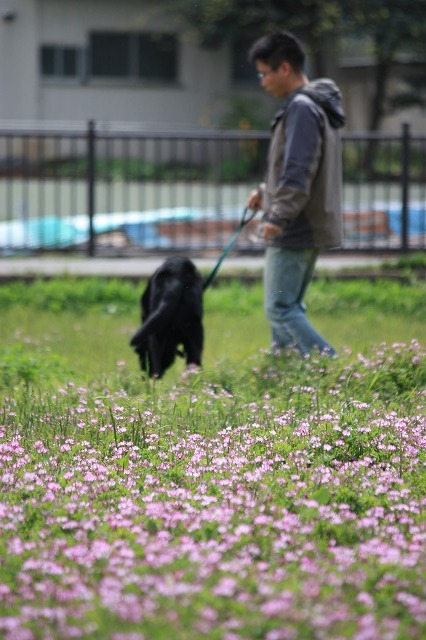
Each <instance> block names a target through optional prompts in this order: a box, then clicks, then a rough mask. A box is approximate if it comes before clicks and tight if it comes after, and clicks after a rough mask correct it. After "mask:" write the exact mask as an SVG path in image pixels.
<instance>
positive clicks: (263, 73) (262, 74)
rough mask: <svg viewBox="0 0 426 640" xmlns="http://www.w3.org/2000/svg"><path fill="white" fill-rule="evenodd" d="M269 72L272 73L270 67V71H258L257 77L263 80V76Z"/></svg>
mask: <svg viewBox="0 0 426 640" xmlns="http://www.w3.org/2000/svg"><path fill="white" fill-rule="evenodd" d="M271 73H274V70H273V69H271V70H270V71H258V73H257V77H258V78H259V80H263V78H266V76H269V74H271Z"/></svg>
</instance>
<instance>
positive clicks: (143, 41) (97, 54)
mask: <svg viewBox="0 0 426 640" xmlns="http://www.w3.org/2000/svg"><path fill="white" fill-rule="evenodd" d="M177 56H178V46H177V38H176V36H174V35H172V34H164V33H113V32H94V33H92V34H91V35H90V54H89V57H90V75H91V76H92V77H93V78H127V79H141V80H160V81H165V82H174V81H176V79H177Z"/></svg>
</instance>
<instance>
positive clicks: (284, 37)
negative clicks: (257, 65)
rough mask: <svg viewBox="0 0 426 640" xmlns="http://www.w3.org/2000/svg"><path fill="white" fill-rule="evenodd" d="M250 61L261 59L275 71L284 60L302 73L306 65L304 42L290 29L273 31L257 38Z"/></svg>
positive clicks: (251, 49)
mask: <svg viewBox="0 0 426 640" xmlns="http://www.w3.org/2000/svg"><path fill="white" fill-rule="evenodd" d="M248 59H249V62H252V63H253V62H256V61H258V60H259V61H261V62H264V63H265V64H267V65H268V66H269V67H271V69H273V70H274V71H275V70H276V69H278V67H279V66H280V64H281V63H282V62H288V63H289V64H290V66H291V67H292V68H293V69H294V71H296V73H300V72H301V71H303V69H304V66H305V52H304V50H303V47H302V44H301V43H300V41H299V40H298V38H296V36H294V35H293V34H292V33H290V32H289V31H272V32H271V33H268V34H266V35H265V36H263V37H262V38H259V39H258V40H256V41H255V42H254V43H253V44H252V46H251V47H250V49H249V53H248Z"/></svg>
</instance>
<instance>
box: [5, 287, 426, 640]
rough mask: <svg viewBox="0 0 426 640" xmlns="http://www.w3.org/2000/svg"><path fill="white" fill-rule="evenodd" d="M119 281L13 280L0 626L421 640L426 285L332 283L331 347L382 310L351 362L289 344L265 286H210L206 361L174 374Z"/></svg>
mask: <svg viewBox="0 0 426 640" xmlns="http://www.w3.org/2000/svg"><path fill="white" fill-rule="evenodd" d="M45 286H46V289H45V288H44V287H45ZM69 286H71V287H73V292H72V296H73V305H71V306H70V305H69V304H68V299H67V295H66V293H67V287H69ZM110 286H111V287H113V288H114V287H116V285H115V284H110V283H108V282H103V283H102V282H96V283H89V282H86V283H80V282H67V281H65V282H57V283H48V284H46V285H42V284H37V285H36V286H35V287H34V289H32V288H31V287H27V290H23V289H22V290H21V291H20V295H19V296H15V297H14V296H12V295H11V290H9V291H6V289H4V290H3V291H2V292H0V296H1V295H3V298H4V299H6V297H7V295H8V296H9V303H8V304H5V305H4V307H3V308H4V309H5V311H4V325H3V332H2V340H1V345H0V351H1V353H0V356H1V357H0V384H1V389H2V405H1V415H0V527H1V531H2V536H1V537H0V596H1V597H0V637H1V638H5V640H46V639H47V638H52V640H63V639H68V638H84V639H85V640H86V639H87V640H151V639H154V638H155V640H169V639H170V638H171V637H173V638H176V639H177V640H189V639H191V640H201V639H202V638H209V640H210V639H211V640H255V639H257V640H299V639H305V638H306V639H311V638H318V639H322V638H324V639H327V640H341V639H342V638H351V640H369V639H370V640H406V639H407V638H410V640H411V639H414V640H421V638H423V637H425V634H426V608H425V591H424V575H425V571H426V559H425V555H424V544H425V541H426V521H425V517H424V504H425V496H426V474H425V462H426V455H425V451H426V420H425V415H426V412H425V409H426V349H425V346H424V344H425V341H424V340H419V339H418V340H414V339H411V337H410V338H407V335H408V334H410V332H412V330H413V322H417V318H418V319H419V324H418V329H419V331H421V328H422V322H421V321H422V317H421V313H422V304H421V300H420V298H419V297H418V291H419V290H421V289H422V287H423V285H421V284H420V285H416V286H408V287H406V288H403V287H400V288H399V289H398V291H396V290H395V288H394V286H393V285H392V286H390V285H389V288H388V290H389V297H388V298H387V299H385V298H384V294H383V291H385V290H386V287H387V286H388V285H386V284H383V285H382V286H381V287H378V288H375V287H373V286H372V285H370V284H367V283H365V284H360V285H359V286H358V290H357V291H355V290H353V289H352V286H351V287H348V288H346V289H345V288H344V287H343V286H341V285H337V284H335V283H315V284H314V286H313V288H312V294H311V296H310V300H309V303H310V309H311V312H312V315H313V317H314V319H315V322H316V324H318V323H321V322H324V326H323V329H324V333H327V332H328V333H329V336H330V337H331V338H332V339H333V341H334V342H336V340H337V341H338V342H339V341H340V340H342V339H343V338H342V336H343V334H342V333H340V334H339V336H340V338H339V336H338V335H337V334H336V332H337V331H338V327H339V326H342V325H345V326H353V323H354V318H358V322H359V324H360V326H361V324H362V323H361V319H362V316H363V314H365V315H366V316H367V321H368V324H365V325H363V326H364V332H363V333H362V334H361V335H360V336H358V338H359V339H361V341H362V350H360V352H359V353H358V352H357V351H353V350H351V349H349V348H348V346H347V345H346V346H345V347H342V349H341V354H340V357H339V359H337V360H330V359H328V358H326V357H320V356H316V355H312V357H310V358H308V359H301V358H299V357H297V356H296V355H295V354H293V353H291V352H288V353H285V354H279V355H278V354H275V353H271V352H270V350H269V335H268V329H267V326H266V323H265V322H264V319H263V312H262V309H261V287H257V286H256V287H253V288H251V289H249V290H246V289H244V288H241V287H239V286H237V285H236V284H234V285H232V286H231V287H228V286H226V287H225V286H224V287H218V288H214V289H212V290H210V291H209V292H208V295H207V294H206V297H205V303H206V304H205V306H206V333H207V341H206V365H205V367H204V368H203V370H202V371H195V370H190V371H182V364H181V363H179V364H178V365H177V366H175V367H174V368H173V370H171V371H170V372H169V374H168V375H167V376H166V378H165V379H164V380H161V381H150V380H147V379H144V378H143V377H142V376H141V374H140V372H139V371H138V370H137V366H136V365H137V362H136V358H134V357H133V354H132V353H131V352H130V350H129V347H128V344H127V343H128V337H129V335H131V332H132V330H133V329H134V327H135V325H136V324H137V322H138V309H137V298H138V294H139V288H138V287H131V286H129V285H125V286H123V289H122V290H121V291H120V293H119V294H117V298H116V299H115V300H114V301H113V302H112V301H111V299H110V296H109V291H108V287H110ZM55 287H57V291H58V293H57V294H55V293H54V290H55ZM85 287H87V289H86V294H84V290H85ZM338 287H341V288H340V289H338ZM79 288H80V289H79ZM103 288H105V291H104V292H102V290H103ZM126 291H127V293H126ZM87 292H90V294H89V293H87ZM336 292H337V293H336ZM423 292H424V287H423ZM396 293H397V294H398V296H400V297H401V296H402V295H403V296H404V300H405V302H404V304H405V312H404V313H400V311H398V309H400V308H401V307H400V305H399V304H398V303H399V300H398V299H397V298H395V294H396ZM6 294H7V295H6ZM125 294H126V295H125ZM337 294H338V295H337ZM127 295H128V296H129V297H128V300H127V298H126V296H127ZM333 295H336V298H335V300H336V303H334V302H333V303H331V300H332V299H333V298H332V297H333ZM70 296H71V293H70ZM120 296H121V297H120ZM367 299H368V301H369V302H367ZM126 300H127V301H126ZM345 300H346V303H345V302H344V301H345ZM392 300H393V303H392ZM362 301H364V304H363V302H362ZM112 305H113V306H112ZM345 305H346V307H345ZM392 305H393V306H392ZM407 309H409V310H410V311H409V314H410V315H408V311H407ZM379 316H383V318H384V322H383V325H382V327H383V330H384V327H385V325H386V324H387V323H388V322H389V321H390V320H392V319H393V320H395V325H394V327H393V329H392V331H396V332H397V333H398V332H399V333H398V342H393V343H387V344H385V343H383V342H382V343H381V344H379V343H377V344H374V343H373V339H374V333H373V330H375V328H376V327H375V325H378V324H379V323H378V320H377V318H378V317H379ZM368 327H369V328H368ZM423 330H424V328H423ZM347 335H349V337H350V334H347ZM423 335H424V334H423ZM413 337H414V336H413ZM354 339H355V338H354Z"/></svg>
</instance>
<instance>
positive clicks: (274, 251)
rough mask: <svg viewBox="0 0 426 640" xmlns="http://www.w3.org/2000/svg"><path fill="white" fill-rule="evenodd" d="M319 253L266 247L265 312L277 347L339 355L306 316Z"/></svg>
mask: <svg viewBox="0 0 426 640" xmlns="http://www.w3.org/2000/svg"><path fill="white" fill-rule="evenodd" d="M318 253H319V252H318V250H316V249H308V250H294V251H290V250H288V249H280V248H278V247H267V248H266V253H265V272H264V286H265V313H266V317H267V319H268V321H269V324H270V325H271V329H272V343H273V346H274V347H278V348H293V349H296V350H297V351H299V352H300V353H301V354H302V355H304V356H305V355H308V354H309V353H310V352H311V351H313V350H317V351H319V352H320V353H326V354H328V355H330V356H333V355H335V354H336V352H335V350H334V349H333V347H332V346H331V345H330V344H328V342H327V341H326V340H324V338H323V337H322V336H320V334H319V333H318V332H317V331H316V330H315V329H314V327H313V326H312V325H311V324H310V322H309V321H308V320H307V319H306V305H305V303H304V302H303V297H304V295H305V292H306V288H307V286H308V285H309V283H310V281H311V279H312V276H313V272H314V268H315V262H316V260H317V257H318Z"/></svg>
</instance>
